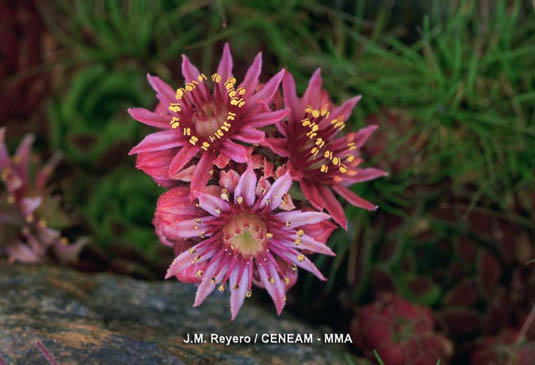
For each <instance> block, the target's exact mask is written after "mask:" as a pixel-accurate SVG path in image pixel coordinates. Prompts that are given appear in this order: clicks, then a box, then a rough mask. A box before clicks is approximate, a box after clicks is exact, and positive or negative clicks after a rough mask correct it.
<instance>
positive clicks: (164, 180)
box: [136, 149, 176, 188]
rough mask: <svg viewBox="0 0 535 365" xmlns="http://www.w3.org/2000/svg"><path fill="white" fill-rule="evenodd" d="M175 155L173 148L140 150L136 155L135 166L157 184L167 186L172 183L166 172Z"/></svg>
mask: <svg viewBox="0 0 535 365" xmlns="http://www.w3.org/2000/svg"><path fill="white" fill-rule="evenodd" d="M175 155H176V151H175V150H174V149H171V150H165V151H155V152H142V153H139V154H138V155H137V160H136V168H137V169H139V170H141V171H143V172H144V173H146V174H147V175H149V176H150V177H151V178H152V179H153V180H154V181H155V182H156V183H157V184H160V185H162V186H163V187H167V188H169V187H171V186H172V185H173V181H172V180H171V179H169V174H168V171H169V164H170V163H171V161H172V159H173V157H174V156H175Z"/></svg>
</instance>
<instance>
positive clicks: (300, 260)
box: [297, 254, 305, 262]
mask: <svg viewBox="0 0 535 365" xmlns="http://www.w3.org/2000/svg"><path fill="white" fill-rule="evenodd" d="M297 259H298V260H299V262H303V261H305V255H303V254H301V255H299V256H297Z"/></svg>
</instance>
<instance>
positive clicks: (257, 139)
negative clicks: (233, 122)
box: [232, 127, 265, 143]
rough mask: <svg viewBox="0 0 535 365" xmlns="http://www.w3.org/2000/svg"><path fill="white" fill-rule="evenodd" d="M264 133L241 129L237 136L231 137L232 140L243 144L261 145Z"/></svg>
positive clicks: (249, 128)
mask: <svg viewBox="0 0 535 365" xmlns="http://www.w3.org/2000/svg"><path fill="white" fill-rule="evenodd" d="M264 138H265V133H264V132H262V131H259V130H257V129H254V128H251V127H243V128H242V129H240V131H239V132H238V133H237V134H234V135H233V136H232V139H236V140H238V141H241V142H245V143H261V142H262V141H264Z"/></svg>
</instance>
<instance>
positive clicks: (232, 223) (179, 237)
mask: <svg viewBox="0 0 535 365" xmlns="http://www.w3.org/2000/svg"><path fill="white" fill-rule="evenodd" d="M235 174H237V173H236V172H235V171H233V170H232V171H231V172H229V173H227V174H224V176H229V175H235ZM223 184H224V186H226V187H221V186H219V185H210V186H208V187H207V188H206V189H205V190H204V191H203V192H197V193H196V196H197V199H196V200H195V203H194V204H195V205H192V204H191V203H190V201H189V198H188V194H187V192H186V191H184V189H183V188H180V187H178V188H174V189H171V190H169V191H168V192H167V193H165V194H164V195H162V197H161V198H160V201H159V203H158V208H157V211H156V218H155V223H156V227H157V230H158V231H159V232H160V234H161V235H163V236H164V237H165V238H166V240H168V241H175V242H179V244H184V242H185V240H191V239H194V240H197V241H199V242H198V243H195V244H193V245H191V246H190V247H189V248H188V249H186V250H184V251H182V253H180V254H179V255H178V256H177V257H176V259H175V260H174V261H173V263H172V264H171V266H170V267H169V270H168V272H167V276H166V277H167V278H169V277H173V276H178V278H179V279H182V280H183V281H188V280H190V279H191V274H192V273H193V272H194V271H195V276H196V277H197V279H198V282H199V287H198V289H197V294H196V297H195V303H194V306H198V305H200V304H201V303H202V302H203V301H204V299H205V298H206V297H207V296H208V295H209V294H210V293H211V292H212V291H213V290H214V289H215V288H216V287H217V288H218V290H219V291H224V290H225V288H226V287H227V286H228V288H229V290H230V308H231V314H232V319H234V318H235V317H236V315H237V314H238V311H239V309H240V307H241V306H242V304H243V301H244V299H245V297H247V296H250V295H251V294H252V286H253V284H255V285H257V286H260V287H263V288H265V289H266V290H267V291H268V293H269V294H270V296H271V297H272V298H273V301H274V303H275V306H276V309H277V313H278V314H280V313H281V312H282V309H283V307H284V305H285V300H286V295H285V294H286V290H287V289H288V288H289V287H290V286H291V285H292V284H293V283H294V282H295V279H296V271H297V268H298V267H301V268H302V269H304V270H307V271H309V272H311V273H313V274H314V275H316V276H317V277H318V278H319V279H320V280H325V278H324V276H323V275H322V274H321V273H320V271H319V270H318V269H317V268H316V266H315V265H314V264H313V263H312V262H311V261H310V260H309V259H308V257H307V256H306V253H308V252H310V253H321V254H326V255H334V253H333V252H332V251H331V250H330V249H329V248H328V246H327V245H325V244H324V243H322V242H319V241H317V240H315V239H314V238H313V237H311V236H310V235H309V234H307V232H305V230H304V229H303V227H306V226H307V225H313V224H316V223H319V222H323V221H325V220H328V219H329V218H330V216H329V215H327V214H325V213H320V212H314V211H308V212H306V211H302V210H299V209H295V207H294V208H293V209H290V210H284V209H283V205H284V204H285V202H284V200H285V197H286V196H287V193H288V190H289V188H290V186H291V184H292V180H291V178H290V176H289V174H284V175H283V176H281V177H279V178H276V179H275V180H274V182H273V184H271V183H270V182H269V181H268V179H265V178H264V177H261V178H260V179H258V178H257V175H256V173H255V171H254V169H253V168H252V164H250V165H249V166H248V167H247V169H246V170H245V171H244V172H243V173H242V174H241V176H239V179H238V180H237V181H236V180H235V179H234V178H233V177H230V176H229V177H228V178H226V177H225V178H223ZM192 267H194V268H195V269H194V270H192V269H191V268H192ZM184 279H185V280H184Z"/></svg>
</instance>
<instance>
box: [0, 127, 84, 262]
mask: <svg viewBox="0 0 535 365" xmlns="http://www.w3.org/2000/svg"><path fill="white" fill-rule="evenodd" d="M4 139H5V129H4V128H1V129H0V176H1V180H2V182H3V184H2V185H3V187H4V188H3V189H1V190H0V256H7V257H8V260H9V261H19V262H24V263H35V262H39V261H42V260H43V259H44V258H45V257H46V255H47V253H48V252H49V251H50V250H52V251H53V253H54V254H55V256H56V257H57V258H58V259H59V260H60V261H62V262H70V261H74V260H76V259H77V257H78V254H79V252H80V250H81V248H82V247H83V246H84V245H85V244H86V240H85V239H81V240H78V241H76V242H75V243H74V244H68V240H67V238H65V237H62V236H61V233H60V231H59V230H57V229H54V228H52V227H50V226H49V224H48V220H47V218H48V216H57V215H58V214H57V212H54V208H55V207H56V205H57V204H55V203H56V201H55V199H54V198H53V197H51V196H50V192H49V190H48V189H47V183H48V179H49V178H50V176H51V174H52V171H53V169H54V167H55V166H56V164H57V163H58V162H59V156H58V155H55V156H53V157H52V158H51V159H50V160H49V161H48V162H47V163H46V164H45V165H44V166H43V167H42V168H41V169H40V170H38V171H37V172H36V174H35V178H32V176H31V174H30V171H29V167H30V157H31V148H32V144H33V140H34V137H33V136H32V135H26V136H25V137H24V139H23V140H22V142H21V143H20V144H19V146H18V148H17V150H16V152H15V154H14V155H13V157H10V156H9V153H8V150H7V148H6V145H5V141H4ZM0 186H1V185H0Z"/></svg>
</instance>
